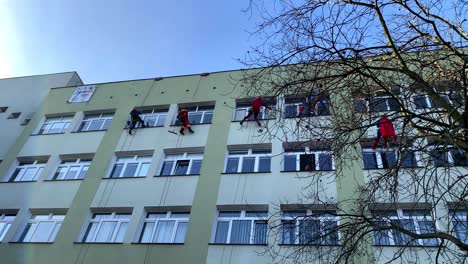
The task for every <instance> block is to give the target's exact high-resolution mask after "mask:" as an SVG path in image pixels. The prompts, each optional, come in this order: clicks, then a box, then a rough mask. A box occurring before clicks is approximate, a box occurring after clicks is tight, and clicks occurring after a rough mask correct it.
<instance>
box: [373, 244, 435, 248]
mask: <svg viewBox="0 0 468 264" xmlns="http://www.w3.org/2000/svg"><path fill="white" fill-rule="evenodd" d="M373 246H374V247H382V248H401V247H411V248H439V247H440V245H431V246H421V245H373Z"/></svg>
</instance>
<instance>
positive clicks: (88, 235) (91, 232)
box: [83, 223, 98, 242]
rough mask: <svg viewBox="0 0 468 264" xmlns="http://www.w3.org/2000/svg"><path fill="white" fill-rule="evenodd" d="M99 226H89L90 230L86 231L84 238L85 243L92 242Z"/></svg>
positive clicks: (92, 224) (91, 224)
mask: <svg viewBox="0 0 468 264" xmlns="http://www.w3.org/2000/svg"><path fill="white" fill-rule="evenodd" d="M97 226H98V224H97V223H90V224H89V226H88V229H87V230H86V233H85V236H84V238H83V242H92V239H93V237H94V234H95V232H96V228H97Z"/></svg>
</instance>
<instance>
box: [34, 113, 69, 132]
mask: <svg viewBox="0 0 468 264" xmlns="http://www.w3.org/2000/svg"><path fill="white" fill-rule="evenodd" d="M72 119H73V116H69V115H68V116H57V117H46V119H45V120H44V123H43V124H42V125H41V127H40V128H39V130H38V132H37V134H38V135H47V134H63V133H65V131H66V130H67V128H68V127H69V126H70V124H71V121H72ZM58 124H61V127H60V129H59V130H60V131H59V132H51V129H52V127H54V126H56V125H58Z"/></svg>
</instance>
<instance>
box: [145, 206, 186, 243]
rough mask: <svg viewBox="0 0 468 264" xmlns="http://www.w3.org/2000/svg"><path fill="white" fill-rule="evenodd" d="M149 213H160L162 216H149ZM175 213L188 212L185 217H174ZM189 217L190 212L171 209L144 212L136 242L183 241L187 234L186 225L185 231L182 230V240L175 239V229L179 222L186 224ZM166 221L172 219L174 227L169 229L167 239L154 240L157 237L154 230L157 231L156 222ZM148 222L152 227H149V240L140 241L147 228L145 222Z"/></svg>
mask: <svg viewBox="0 0 468 264" xmlns="http://www.w3.org/2000/svg"><path fill="white" fill-rule="evenodd" d="M151 214H160V215H161V216H162V217H159V218H158V217H153V218H150V217H149V215H151ZM177 214H181V215H182V214H188V216H187V217H177V216H176V217H174V216H175V215H177ZM189 219H190V212H171V211H168V212H151V211H150V212H147V214H146V218H145V221H144V225H143V228H142V230H141V234H140V237H139V239H138V243H151V244H165V243H170V244H177V243H184V241H185V235H186V234H187V227H186V228H185V231H184V239H183V241H175V239H176V235H177V230H178V228H179V224H181V223H183V224H187V225H188V222H189ZM167 221H174V227H173V229H172V231H171V237H170V239H169V241H160V242H158V241H155V239H156V238H157V237H156V231H157V227H158V224H159V222H167ZM149 223H153V224H154V225H153V227H152V228H151V232H150V233H151V234H150V237H149V241H142V240H143V236H144V233H145V230H146V228H147V224H149Z"/></svg>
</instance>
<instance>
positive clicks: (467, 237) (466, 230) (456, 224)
mask: <svg viewBox="0 0 468 264" xmlns="http://www.w3.org/2000/svg"><path fill="white" fill-rule="evenodd" d="M453 229H454V231H455V236H456V237H457V238H458V239H460V240H461V241H462V242H463V243H465V244H466V243H468V223H467V220H466V218H465V219H463V218H461V217H455V218H454V219H453Z"/></svg>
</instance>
